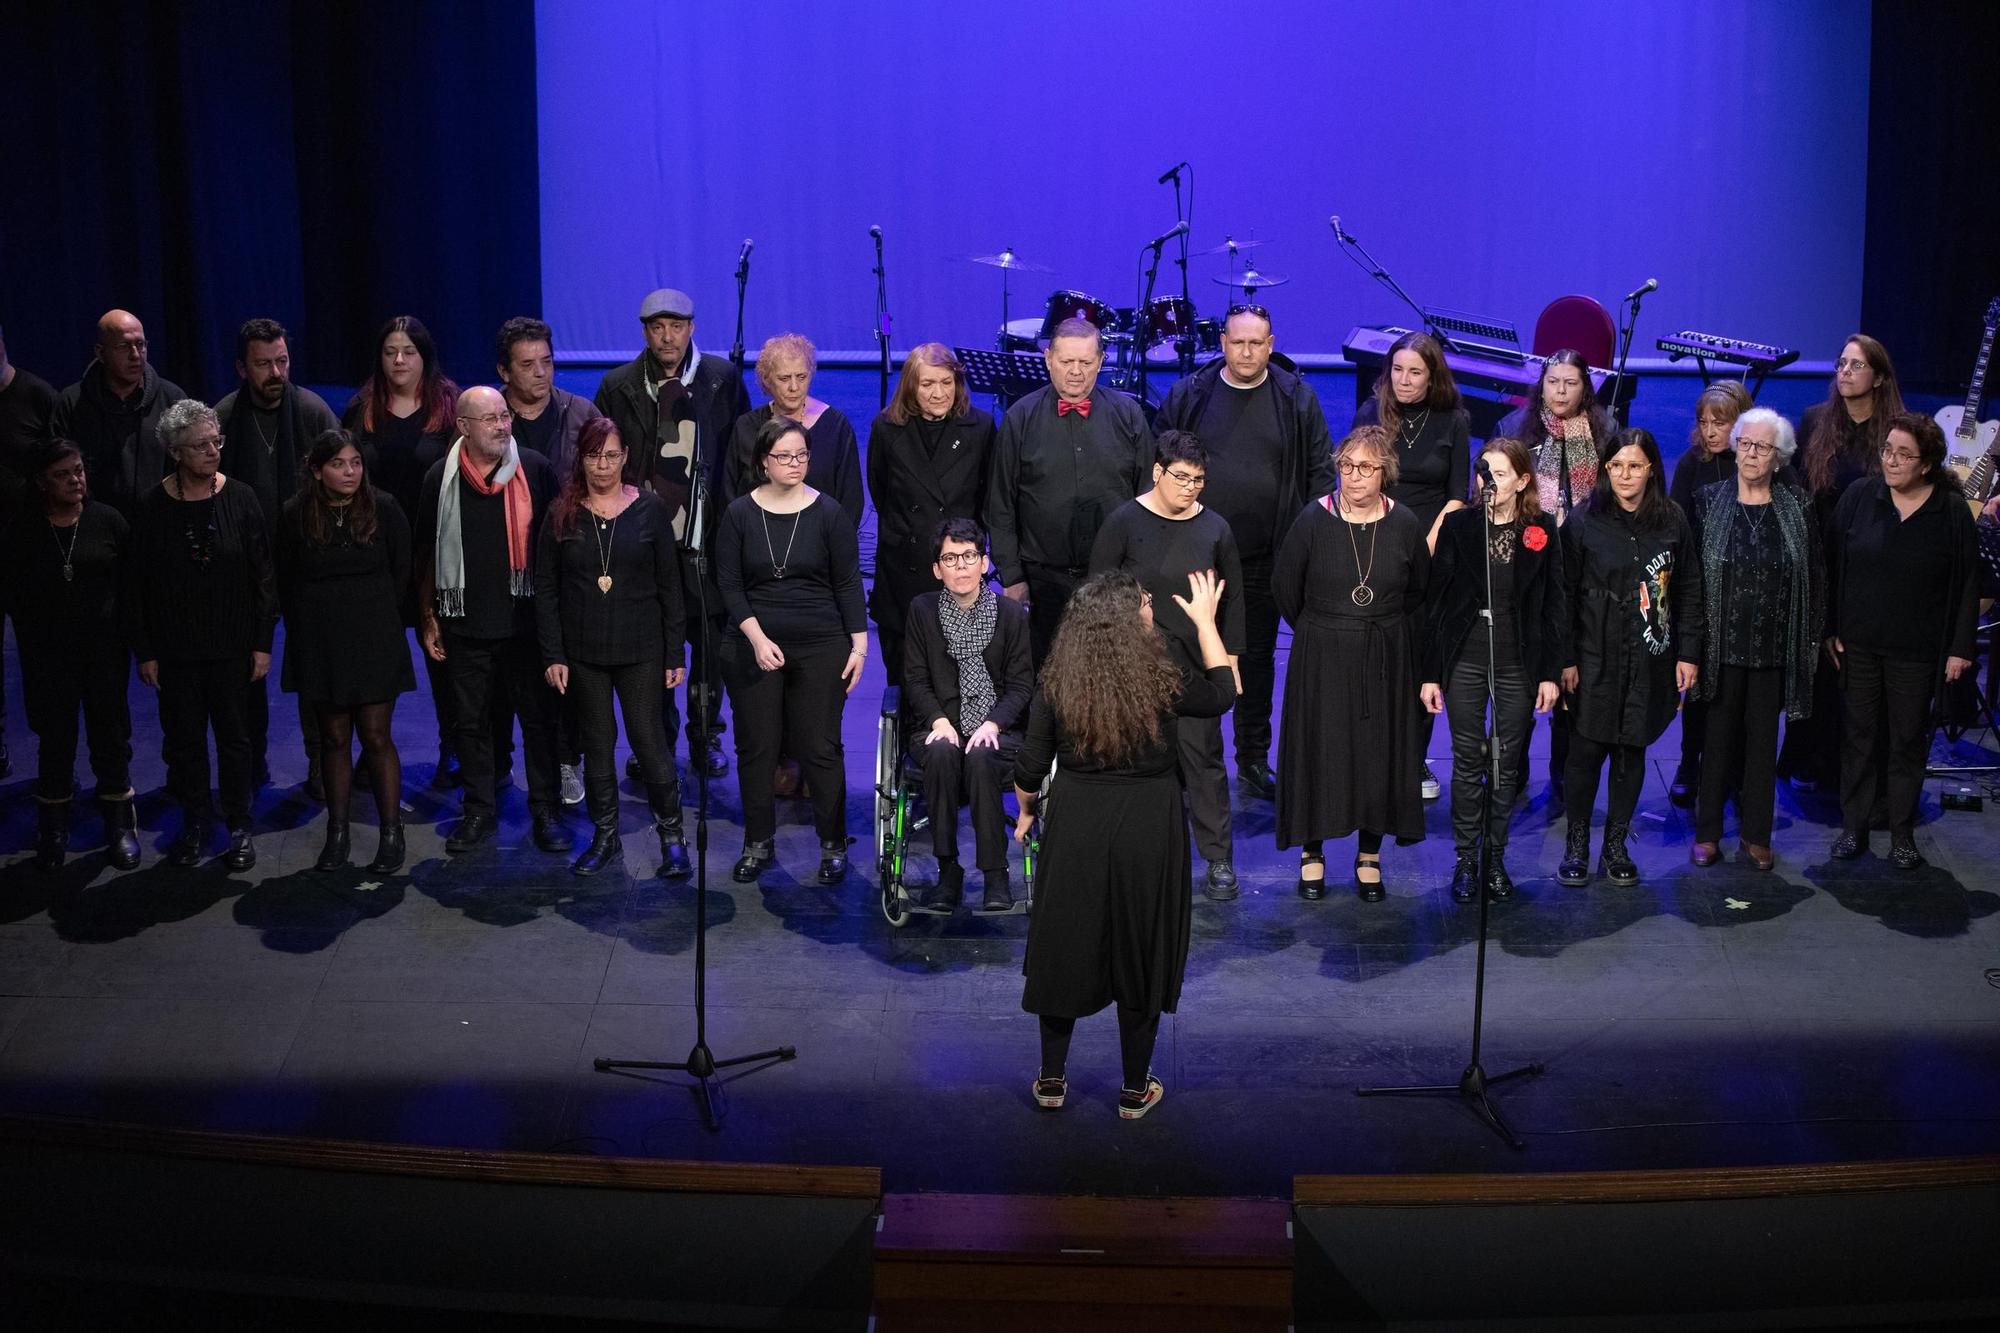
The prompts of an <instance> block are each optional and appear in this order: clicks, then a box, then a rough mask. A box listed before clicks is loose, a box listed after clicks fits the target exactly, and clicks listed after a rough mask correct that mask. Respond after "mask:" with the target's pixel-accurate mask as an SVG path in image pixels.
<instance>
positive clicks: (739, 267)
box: [736, 236, 757, 274]
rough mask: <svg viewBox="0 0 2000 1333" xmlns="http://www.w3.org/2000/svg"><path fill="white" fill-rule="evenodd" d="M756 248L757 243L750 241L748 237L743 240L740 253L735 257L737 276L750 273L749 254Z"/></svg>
mask: <svg viewBox="0 0 2000 1333" xmlns="http://www.w3.org/2000/svg"><path fill="white" fill-rule="evenodd" d="M756 248H757V242H755V241H753V240H751V239H750V238H749V237H748V236H745V237H744V238H743V249H742V252H741V253H739V254H738V255H737V256H736V271H737V273H738V274H743V273H748V272H749V271H750V252H751V251H752V250H754V249H756Z"/></svg>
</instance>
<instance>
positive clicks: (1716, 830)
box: [1681, 666, 1785, 847]
mask: <svg viewBox="0 0 2000 1333" xmlns="http://www.w3.org/2000/svg"><path fill="white" fill-rule="evenodd" d="M1692 706H1693V705H1686V706H1684V708H1683V711H1682V714H1681V725H1682V726H1683V727H1686V726H1688V725H1689V723H1688V718H1687V713H1686V708H1687V707H1692ZM1701 708H1702V712H1703V713H1704V714H1706V715H1707V716H1706V718H1705V719H1704V725H1705V728H1706V731H1707V735H1706V736H1705V737H1704V739H1703V742H1702V748H1701V754H1702V755H1703V759H1702V768H1701V795H1700V796H1699V797H1698V798H1697V802H1696V806H1695V814H1694V838H1695V841H1696V842H1720V841H1722V802H1723V801H1724V799H1726V798H1727V797H1728V795H1729V788H1730V786H1731V784H1732V783H1740V786H1739V787H1738V789H1737V795H1736V815H1737V830H1736V835H1737V837H1739V838H1741V839H1742V840H1743V841H1744V842H1749V843H1755V844H1756V845H1757V846H1759V847H1769V846H1770V845H1771V810H1772V804H1773V802H1774V801H1775V800H1776V799H1777V790H1778V718H1779V716H1780V715H1781V714H1782V713H1783V712H1784V711H1785V672H1784V668H1783V667H1740V666H1724V667H1723V668H1722V675H1721V678H1720V679H1719V680H1717V682H1716V686H1715V697H1714V698H1713V699H1710V700H1707V701H1706V702H1704V703H1703V704H1702V706H1701Z"/></svg>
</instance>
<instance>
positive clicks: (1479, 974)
mask: <svg viewBox="0 0 2000 1333" xmlns="http://www.w3.org/2000/svg"><path fill="white" fill-rule="evenodd" d="M1480 491H1481V496H1480V509H1481V510H1482V511H1483V512H1484V514H1485V521H1484V523H1483V525H1482V526H1483V528H1484V537H1485V540H1484V542H1483V543H1482V545H1484V546H1485V548H1486V610H1485V611H1484V612H1483V613H1482V615H1481V618H1482V619H1483V620H1485V622H1486V740H1485V744H1484V745H1483V746H1482V747H1481V751H1480V753H1481V755H1482V756H1483V757H1484V758H1485V760H1486V781H1485V783H1484V784H1483V785H1482V786H1481V787H1480V789H1479V887H1478V890H1477V892H1478V894H1479V949H1478V953H1477V955H1476V958H1477V961H1476V962H1475V963H1474V965H1473V972H1472V1056H1471V1058H1470V1059H1469V1060H1468V1061H1467V1062H1466V1066H1465V1072H1463V1073H1461V1074H1460V1075H1459V1076H1458V1082H1456V1083H1423V1084H1415V1085H1412V1086H1408V1087H1399V1088H1356V1089H1355V1090H1354V1091H1355V1095H1356V1096H1358V1097H1457V1098H1458V1099H1459V1100H1461V1101H1463V1102H1464V1103H1465V1104H1466V1105H1467V1106H1469V1107H1470V1108H1472V1113H1473V1114H1474V1115H1476V1116H1478V1117H1479V1118H1480V1119H1481V1120H1483V1121H1485V1122H1486V1124H1487V1126H1488V1127H1489V1128H1490V1129H1492V1131H1493V1132H1494V1133H1495V1134H1498V1135H1499V1136H1500V1138H1501V1140H1502V1141H1503V1142H1504V1143H1506V1145H1507V1146H1508V1147H1510V1148H1513V1149H1516V1150H1519V1149H1521V1148H1524V1147H1526V1146H1527V1145H1526V1144H1524V1143H1522V1142H1521V1137H1520V1135H1518V1134H1516V1133H1515V1132H1514V1131H1513V1130H1512V1129H1510V1128H1508V1126H1507V1122H1506V1121H1505V1120H1503V1119H1501V1118H1500V1112H1499V1111H1498V1110H1496V1109H1495V1108H1494V1105H1493V1100H1492V1098H1490V1097H1489V1096H1487V1091H1488V1090H1489V1089H1490V1088H1492V1087H1493V1086H1494V1085H1495V1084H1497V1083H1506V1082H1509V1081H1510V1080H1513V1079H1517V1078H1522V1077H1524V1076H1525V1077H1533V1076H1535V1075H1538V1074H1540V1073H1541V1072H1542V1068H1543V1067H1542V1065H1541V1064H1540V1063H1539V1062H1535V1063H1530V1064H1525V1065H1522V1066H1521V1067H1520V1068H1519V1069H1510V1070H1508V1071H1507V1072H1506V1073H1504V1074H1490V1075H1489V1074H1488V1073H1487V1072H1486V1069H1485V1066H1483V1065H1481V1064H1480V1063H1479V1047H1480V1040H1481V1037H1482V1034H1483V1026H1484V1022H1485V1014H1486V936H1487V922H1488V919H1489V918H1490V916H1491V912H1492V900H1491V898H1490V897H1489V896H1488V895H1487V892H1486V886H1487V884H1488V883H1489V882H1490V881H1491V877H1492V873H1493V839H1492V837H1491V831H1492V827H1493V793H1494V792H1495V791H1496V790H1498V789H1499V784H1500V773H1501V771H1502V770H1501V767H1500V765H1501V763H1502V762H1503V761H1502V757H1501V754H1500V699H1499V694H1498V692H1497V689H1496V687H1495V682H1494V678H1493V673H1494V670H1495V663H1494V661H1493V487H1492V486H1491V485H1490V484H1488V485H1482V486H1481V487H1480ZM1444 683H1446V682H1440V684H1444Z"/></svg>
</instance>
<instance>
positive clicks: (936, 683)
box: [903, 592, 1035, 741]
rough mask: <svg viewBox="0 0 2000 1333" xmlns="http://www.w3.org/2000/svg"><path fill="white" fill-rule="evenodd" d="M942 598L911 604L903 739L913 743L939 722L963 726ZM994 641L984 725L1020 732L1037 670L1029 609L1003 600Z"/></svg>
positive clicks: (932, 595)
mask: <svg viewBox="0 0 2000 1333" xmlns="http://www.w3.org/2000/svg"><path fill="white" fill-rule="evenodd" d="M945 595H946V594H944V593H942V592H927V593H921V594H919V595H918V596H917V598H916V599H915V600H914V601H912V602H911V603H910V616H909V620H908V622H907V633H908V637H907V638H906V639H904V641H903V733H904V735H906V736H908V737H910V738H911V739H912V740H913V741H914V740H915V739H916V738H917V737H921V736H923V735H924V734H926V733H927V732H929V731H930V729H931V727H932V725H933V724H935V723H936V722H937V720H938V719H939V718H943V719H944V720H945V721H947V722H949V723H951V725H952V726H954V727H956V726H958V723H959V717H958V709H959V693H958V663H957V662H955V661H953V660H952V656H951V653H950V652H949V651H948V650H947V649H946V647H945V641H944V626H943V624H942V623H941V622H940V621H939V620H938V599H939V598H941V597H944V596H945ZM999 603H1000V604H999V607H998V608H997V611H996V613H995V618H994V621H993V637H992V638H991V639H989V640H987V643H986V654H985V656H986V671H987V674H988V675H990V676H992V677H993V692H994V700H993V707H992V709H991V710H990V711H989V712H988V713H987V714H986V720H987V721H988V722H991V723H992V724H993V725H994V726H996V727H998V728H1000V730H1001V731H1003V732H1017V733H1018V732H1019V731H1020V730H1021V724H1022V720H1023V719H1024V718H1025V717H1026V716H1027V714H1028V701H1029V700H1030V699H1031V698H1033V697H1034V693H1035V667H1034V662H1033V659H1032V658H1031V657H1030V656H1029V653H1028V608H1027V607H1025V606H1023V605H1022V604H1021V603H1019V602H1016V601H1013V600H1012V599H1010V598H1006V597H1002V598H1000V599H999Z"/></svg>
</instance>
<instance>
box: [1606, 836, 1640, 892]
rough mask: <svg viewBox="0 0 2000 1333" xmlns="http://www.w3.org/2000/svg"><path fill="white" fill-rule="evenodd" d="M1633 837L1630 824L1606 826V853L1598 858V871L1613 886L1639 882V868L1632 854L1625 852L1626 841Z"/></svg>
mask: <svg viewBox="0 0 2000 1333" xmlns="http://www.w3.org/2000/svg"><path fill="white" fill-rule="evenodd" d="M1631 835H1632V826H1631V825H1630V824H1606V825H1605V826H1604V851H1603V853H1602V854H1601V855H1600V856H1599V857H1598V861H1597V869H1598V871H1599V872H1600V873H1601V874H1603V875H1604V877H1605V878H1607V879H1609V880H1610V881H1611V882H1612V883H1613V884H1637V883H1638V882H1639V867H1638V866H1636V865H1634V864H1633V862H1632V857H1631V854H1630V853H1628V852H1627V851H1626V850H1625V839H1626V838H1628V837H1630V836H1631Z"/></svg>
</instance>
